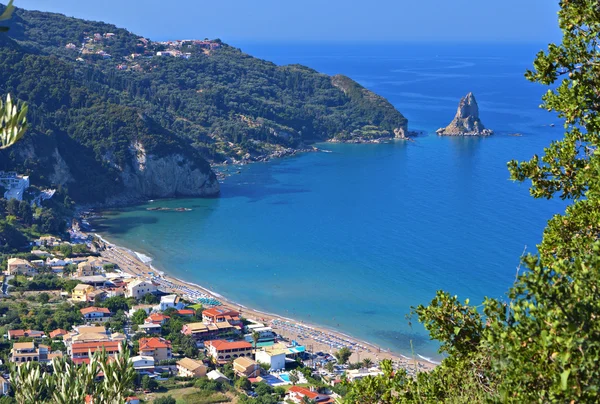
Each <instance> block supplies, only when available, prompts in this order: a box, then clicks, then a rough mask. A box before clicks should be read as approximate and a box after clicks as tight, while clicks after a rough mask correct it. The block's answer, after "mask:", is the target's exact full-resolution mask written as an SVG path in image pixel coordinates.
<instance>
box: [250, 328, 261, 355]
mask: <svg viewBox="0 0 600 404" xmlns="http://www.w3.org/2000/svg"><path fill="white" fill-rule="evenodd" d="M259 339H260V334H259V333H258V332H256V331H252V341H253V342H254V352H256V346H257V345H258V340H259Z"/></svg>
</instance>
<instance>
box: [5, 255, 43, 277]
mask: <svg viewBox="0 0 600 404" xmlns="http://www.w3.org/2000/svg"><path fill="white" fill-rule="evenodd" d="M37 272H38V271H37V269H36V268H35V267H34V266H33V265H31V263H30V262H29V261H27V260H24V259H22V258H9V259H8V261H7V266H6V274H7V275H25V276H34V275H35V274H37Z"/></svg>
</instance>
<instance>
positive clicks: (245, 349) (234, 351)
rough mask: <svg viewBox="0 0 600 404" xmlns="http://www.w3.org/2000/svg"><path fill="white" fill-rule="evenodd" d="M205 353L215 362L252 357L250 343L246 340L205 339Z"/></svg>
mask: <svg viewBox="0 0 600 404" xmlns="http://www.w3.org/2000/svg"><path fill="white" fill-rule="evenodd" d="M204 347H205V349H206V354H207V355H208V356H210V357H211V359H212V361H213V362H215V363H220V364H223V363H227V362H229V361H232V360H234V359H235V358H240V357H246V356H247V357H252V345H250V343H248V342H246V341H234V342H229V341H225V340H223V339H217V340H212V341H206V342H205V343H204Z"/></svg>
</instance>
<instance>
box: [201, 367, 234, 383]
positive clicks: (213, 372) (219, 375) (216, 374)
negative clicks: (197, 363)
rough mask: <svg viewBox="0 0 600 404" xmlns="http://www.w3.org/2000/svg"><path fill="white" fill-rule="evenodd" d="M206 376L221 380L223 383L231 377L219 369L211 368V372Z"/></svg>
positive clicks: (217, 380)
mask: <svg viewBox="0 0 600 404" xmlns="http://www.w3.org/2000/svg"><path fill="white" fill-rule="evenodd" d="M206 377H208V378H209V379H210V380H214V381H216V382H221V383H227V382H229V378H228V377H227V376H225V375H224V374H223V373H221V372H219V371H218V370H211V371H210V372H208V373H207V374H206Z"/></svg>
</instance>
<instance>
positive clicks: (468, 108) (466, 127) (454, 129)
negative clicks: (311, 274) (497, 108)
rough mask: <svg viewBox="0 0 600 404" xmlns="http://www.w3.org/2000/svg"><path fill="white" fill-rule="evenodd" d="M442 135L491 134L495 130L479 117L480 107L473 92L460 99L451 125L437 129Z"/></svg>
mask: <svg viewBox="0 0 600 404" xmlns="http://www.w3.org/2000/svg"><path fill="white" fill-rule="evenodd" d="M436 132H437V134H438V135H440V136H489V135H491V134H492V133H494V131H492V130H491V129H486V128H485V127H484V126H483V124H482V123H481V120H480V119H479V107H478V106H477V101H476V100H475V96H474V95H473V93H469V94H467V95H465V96H464V97H463V98H461V99H460V102H459V103H458V110H457V111H456V115H455V116H454V119H453V120H452V122H450V125H448V126H446V127H445V128H440V129H438V130H437V131H436Z"/></svg>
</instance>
